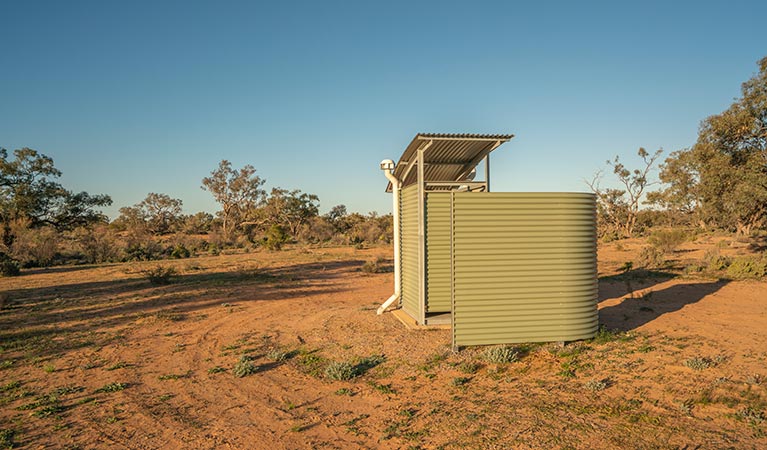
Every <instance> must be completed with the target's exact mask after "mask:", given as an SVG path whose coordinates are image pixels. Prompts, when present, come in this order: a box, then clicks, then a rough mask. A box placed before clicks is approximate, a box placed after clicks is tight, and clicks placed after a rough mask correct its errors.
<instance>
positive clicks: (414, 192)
mask: <svg viewBox="0 0 767 450" xmlns="http://www.w3.org/2000/svg"><path fill="white" fill-rule="evenodd" d="M400 193H401V194H400V195H401V197H400V226H401V228H400V239H401V240H402V241H401V243H400V252H401V254H400V255H401V257H400V264H401V275H402V300H401V305H402V309H404V310H405V312H407V313H408V314H409V315H410V316H411V317H420V312H421V308H420V301H419V297H418V186H416V185H413V186H408V187H406V188H404V189H402V190H401V191H400Z"/></svg>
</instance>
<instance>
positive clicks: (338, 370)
mask: <svg viewBox="0 0 767 450" xmlns="http://www.w3.org/2000/svg"><path fill="white" fill-rule="evenodd" d="M356 376H357V371H356V370H354V366H353V365H351V364H350V363H348V362H346V361H341V362H331V363H330V364H328V365H327V367H325V378H327V379H329V380H335V381H346V380H351V379H352V378H354V377H356Z"/></svg>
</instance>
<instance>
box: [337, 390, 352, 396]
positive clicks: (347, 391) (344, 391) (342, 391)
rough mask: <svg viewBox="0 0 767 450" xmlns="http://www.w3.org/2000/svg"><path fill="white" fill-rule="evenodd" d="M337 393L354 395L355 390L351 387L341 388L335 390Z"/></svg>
mask: <svg viewBox="0 0 767 450" xmlns="http://www.w3.org/2000/svg"><path fill="white" fill-rule="evenodd" d="M335 394H336V395H348V396H349V397H351V396H353V395H354V391H352V390H351V389H349V388H341V389H339V390H337V391H336V392H335Z"/></svg>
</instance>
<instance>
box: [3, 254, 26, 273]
mask: <svg viewBox="0 0 767 450" xmlns="http://www.w3.org/2000/svg"><path fill="white" fill-rule="evenodd" d="M20 273H21V268H20V267H19V262H18V261H16V260H15V259H13V258H11V257H10V256H8V255H6V254H5V253H2V252H0V275H2V276H4V277H15V276H18V275H19V274H20Z"/></svg>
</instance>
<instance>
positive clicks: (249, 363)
mask: <svg viewBox="0 0 767 450" xmlns="http://www.w3.org/2000/svg"><path fill="white" fill-rule="evenodd" d="M256 372H258V367H256V365H255V364H253V358H252V357H250V356H248V355H243V356H242V357H241V358H240V360H239V361H237V363H236V364H235V365H234V367H233V368H232V375H234V376H235V377H237V378H243V377H246V376H248V375H253V374H254V373H256Z"/></svg>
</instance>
